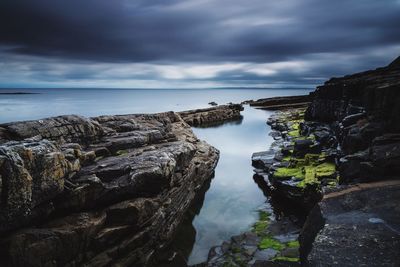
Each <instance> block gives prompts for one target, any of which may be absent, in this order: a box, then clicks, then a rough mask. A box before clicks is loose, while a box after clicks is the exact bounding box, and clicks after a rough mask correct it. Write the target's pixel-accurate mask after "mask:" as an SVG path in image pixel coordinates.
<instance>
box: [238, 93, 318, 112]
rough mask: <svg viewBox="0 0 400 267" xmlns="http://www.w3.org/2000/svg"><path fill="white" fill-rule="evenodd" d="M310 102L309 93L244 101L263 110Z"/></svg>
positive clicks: (304, 104)
mask: <svg viewBox="0 0 400 267" xmlns="http://www.w3.org/2000/svg"><path fill="white" fill-rule="evenodd" d="M310 102H311V97H310V96H309V95H298V96H280V97H271V98H263V99H258V100H249V101H245V102H244V103H246V104H250V106H252V107H256V108H259V109H265V110H281V109H288V108H300V107H306V106H308V104H309V103H310Z"/></svg>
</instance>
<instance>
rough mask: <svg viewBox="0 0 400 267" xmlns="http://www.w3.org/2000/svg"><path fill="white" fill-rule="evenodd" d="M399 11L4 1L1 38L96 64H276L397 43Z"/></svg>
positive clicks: (348, 2)
mask: <svg viewBox="0 0 400 267" xmlns="http://www.w3.org/2000/svg"><path fill="white" fill-rule="evenodd" d="M275 2H276V3H275ZM399 14H400V5H399V2H398V1H394V0H385V1H376V0H338V1H327V0H323V1H321V0H301V1H299V0H296V1H294V0H293V1H288V0H286V1H261V0H260V1H259V0H253V1H248V2H246V4H244V3H243V1H227V0H223V1H201V0H197V1H193V0H192V1H160V0H158V1H144V0H142V1H128V0H125V1H122V0H115V1H109V0H86V1H80V0H69V1H61V0H35V1H30V0H29V1H28V0H26V1H15V0H3V1H1V4H0V20H1V21H0V23H1V25H2V26H1V27H0V29H1V30H0V42H1V43H3V44H8V45H13V46H14V48H13V49H12V51H13V52H15V53H26V54H33V55H49V56H57V57H65V58H71V57H72V58H76V59H84V60H94V61H97V60H99V61H110V62H114V61H116V62H121V61H123V62H143V61H154V60H167V61H171V60H172V61H175V60H178V61H179V60H185V61H191V60H196V61H199V60H200V61H212V60H227V61H258V62H260V61H265V60H267V61H279V60H283V59H288V58H290V57H293V56H301V55H303V54H309V53H319V52H343V51H351V50H359V49H366V48H369V47H374V46H380V45H389V44H394V43H399V42H400V27H398V25H400V16H399Z"/></svg>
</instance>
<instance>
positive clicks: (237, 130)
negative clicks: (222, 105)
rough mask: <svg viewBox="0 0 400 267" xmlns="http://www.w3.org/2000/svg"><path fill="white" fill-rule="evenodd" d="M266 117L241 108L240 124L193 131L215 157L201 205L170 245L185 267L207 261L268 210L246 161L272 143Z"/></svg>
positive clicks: (252, 109)
mask: <svg viewBox="0 0 400 267" xmlns="http://www.w3.org/2000/svg"><path fill="white" fill-rule="evenodd" d="M270 114H271V112H268V111H263V110H257V109H254V108H251V107H249V106H245V110H244V111H243V112H242V115H243V120H242V121H239V122H231V123H226V124H224V125H221V126H218V127H210V128H194V129H193V131H194V132H195V134H196V135H197V136H198V137H199V138H200V139H202V140H205V141H207V142H208V143H209V144H211V145H213V146H215V147H216V148H218V149H219V150H220V153H221V154H220V160H219V162H218V165H217V168H216V169H215V177H214V178H213V179H212V181H211V184H210V185H207V186H206V188H205V189H204V190H207V191H206V193H205V195H204V199H203V198H202V199H200V200H198V201H197V203H196V204H195V205H194V207H193V208H192V211H191V212H189V215H188V218H187V219H186V222H185V223H184V225H183V226H182V228H181V229H180V233H178V235H177V238H176V240H175V241H174V247H175V249H178V250H180V251H181V253H182V255H183V257H184V258H185V261H187V264H188V265H192V264H197V263H200V262H203V261H205V260H207V256H208V252H209V250H210V248H211V247H213V246H216V245H220V244H221V243H222V242H223V241H224V240H229V239H230V237H231V236H233V235H237V234H239V233H241V232H244V231H246V230H248V229H249V228H250V227H251V226H252V225H253V224H254V223H255V222H256V220H257V219H258V213H257V210H258V209H259V208H261V207H263V205H266V204H268V203H266V201H267V199H266V197H265V196H264V195H263V193H262V191H261V190H260V189H259V188H258V186H257V184H256V183H255V182H254V180H253V167H252V166H251V155H252V154H253V153H254V152H257V151H262V150H266V149H267V148H268V147H269V146H270V145H271V143H272V141H273V139H272V138H271V137H270V136H269V131H270V127H269V126H268V125H267V124H266V120H267V118H268V117H269V115H270Z"/></svg>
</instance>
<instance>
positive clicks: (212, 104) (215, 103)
mask: <svg viewBox="0 0 400 267" xmlns="http://www.w3.org/2000/svg"><path fill="white" fill-rule="evenodd" d="M208 104H209V105H210V106H218V104H217V102H214V101H211V102H209V103H208Z"/></svg>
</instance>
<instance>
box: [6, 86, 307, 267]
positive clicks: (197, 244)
mask: <svg viewBox="0 0 400 267" xmlns="http://www.w3.org/2000/svg"><path fill="white" fill-rule="evenodd" d="M14 91H15V92H16V91H18V92H35V93H38V94H15V95H11V94H0V123H3V122H10V121H18V120H30V119H39V118H45V117H49V116H56V115H62V114H79V115H84V116H98V115H104V114H129V113H154V112H162V111H168V110H173V111H181V110H188V109H194V108H203V107H208V106H209V105H208V103H209V102H211V101H215V102H217V103H218V104H225V103H228V102H233V103H240V102H242V101H244V100H250V99H259V98H267V97H273V96H285V95H301V94H306V93H308V92H310V91H311V90H305V89H301V90H300V89H299V90H293V89H287V90H277V89H265V90H262V89H202V90H200V89H196V90H149V89H146V90H125V89H99V90H95V89H30V90H27V89H23V90H22V89H18V90H14ZM1 92H5V91H4V90H0V93H1ZM7 92H10V90H7ZM270 114H271V112H268V111H263V110H256V109H253V108H251V107H249V106H245V110H244V111H243V112H242V115H243V120H240V121H236V122H230V123H226V124H224V125H221V126H218V127H211V128H194V129H193V130H194V132H195V134H196V135H197V136H198V137H199V138H200V139H203V140H206V141H207V142H208V143H210V144H211V145H213V146H215V147H216V148H218V149H219V150H220V152H221V154H220V160H219V162H218V165H217V168H216V170H215V177H214V178H213V180H212V181H211V184H210V185H209V188H208V190H207V191H206V192H205V194H204V196H202V199H201V200H200V201H198V203H197V204H196V206H195V207H194V208H193V210H192V211H191V212H192V214H189V216H188V219H186V221H185V223H184V224H183V226H182V229H181V230H180V233H178V237H177V238H176V240H175V241H174V242H173V246H175V248H176V249H177V250H178V251H180V253H181V254H182V255H181V256H182V258H184V260H185V261H187V262H188V263H189V264H196V263H199V262H202V261H205V260H206V259H207V255H208V251H209V249H210V248H211V247H212V246H215V245H219V244H221V243H222V242H223V241H224V240H228V239H229V238H230V237H231V236H233V235H237V234H240V233H241V232H243V231H246V230H248V229H250V227H251V226H252V225H253V224H254V223H255V222H256V220H257V219H258V218H257V216H258V213H257V210H258V209H259V208H261V207H262V206H263V205H269V203H268V202H267V199H266V198H265V196H264V195H263V193H262V191H261V190H260V189H259V188H258V187H257V185H256V183H255V182H254V180H253V168H252V166H251V155H252V153H254V152H257V151H263V150H266V149H268V148H269V146H270V144H271V142H272V138H271V137H270V136H269V135H268V134H269V132H270V128H269V126H267V125H266V120H267V118H268V116H269V115H270Z"/></svg>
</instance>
